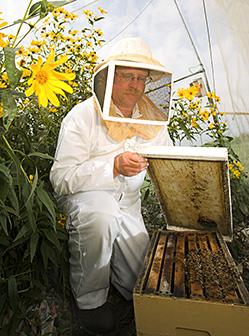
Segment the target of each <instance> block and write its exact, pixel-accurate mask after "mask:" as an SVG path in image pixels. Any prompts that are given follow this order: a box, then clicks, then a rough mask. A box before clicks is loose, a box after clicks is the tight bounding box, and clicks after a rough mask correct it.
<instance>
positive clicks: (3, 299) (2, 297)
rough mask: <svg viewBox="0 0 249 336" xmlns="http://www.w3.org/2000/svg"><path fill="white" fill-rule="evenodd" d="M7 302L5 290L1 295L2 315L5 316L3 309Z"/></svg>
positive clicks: (0, 308) (0, 314) (0, 306)
mask: <svg viewBox="0 0 249 336" xmlns="http://www.w3.org/2000/svg"><path fill="white" fill-rule="evenodd" d="M1 286H2V285H1ZM6 303H7V293H6V292H5V290H3V293H2V294H1V296H0V316H3V310H4V307H5V304H6Z"/></svg>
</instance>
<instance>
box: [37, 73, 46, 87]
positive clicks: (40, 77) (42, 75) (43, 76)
mask: <svg viewBox="0 0 249 336" xmlns="http://www.w3.org/2000/svg"><path fill="white" fill-rule="evenodd" d="M36 80H37V82H39V83H40V84H44V83H46V82H47V80H48V74H47V72H46V71H44V70H40V71H39V72H37V74H36Z"/></svg>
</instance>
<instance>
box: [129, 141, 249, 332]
mask: <svg viewBox="0 0 249 336" xmlns="http://www.w3.org/2000/svg"><path fill="white" fill-rule="evenodd" d="M136 151H137V152H139V153H140V154H142V155H144V156H146V157H148V158H149V161H150V169H149V173H150V177H151V179H152V181H153V183H154V187H155V190H156V194H157V197H158V198H159V200H160V204H161V207H162V211H163V213H164V215H165V219H166V222H167V225H168V230H167V231H160V230H159V231H157V232H155V234H154V236H153V237H152V240H151V245H150V248H149V250H148V253H147V256H146V259H145V264H144V268H143V270H142V273H141V274H140V276H139V278H138V281H137V284H136V288H135V290H134V294H133V299H134V309H135V318H136V329H137V335H141V336H142V335H143V336H145V335H150V336H152V335H153V336H156V335H158V336H159V335H160V336H163V335H164V336H205V335H206V336H208V335H209V336H223V335H224V336H235V335H240V336H246V335H248V326H249V294H248V291H247V289H246V287H245V285H244V283H243V280H242V278H241V276H240V274H239V272H238V270H237V268H236V265H235V263H234V261H233V258H232V256H231V254H230V252H229V249H228V247H227V245H226V243H225V240H227V241H231V240H232V216H231V196H230V185H229V172H228V167H227V163H228V162H227V151H226V149H225V148H207V147H205V148H202V147H197V148H196V147H195V148H193V147H178V148H176V147H170V148H165V147H163V148H158V147H157V148H156V147H153V148H142V147H140V148H136ZM221 266H222V267H221Z"/></svg>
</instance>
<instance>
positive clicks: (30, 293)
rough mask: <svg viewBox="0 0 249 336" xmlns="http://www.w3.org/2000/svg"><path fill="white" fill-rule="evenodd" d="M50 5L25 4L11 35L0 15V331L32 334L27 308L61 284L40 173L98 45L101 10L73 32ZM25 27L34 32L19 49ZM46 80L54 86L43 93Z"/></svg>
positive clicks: (65, 16) (50, 206) (60, 231)
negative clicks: (54, 84)
mask: <svg viewBox="0 0 249 336" xmlns="http://www.w3.org/2000/svg"><path fill="white" fill-rule="evenodd" d="M65 2H67V1H65ZM61 3H62V2H61ZM54 4H55V3H53V2H48V1H47V0H42V1H38V2H35V3H34V2H33V1H29V3H28V7H27V10H26V12H25V14H24V17H23V18H22V19H21V20H17V21H16V22H15V23H14V25H17V33H16V35H12V34H6V33H5V31H4V29H6V28H8V25H7V23H6V22H4V21H3V20H2V19H0V30H1V32H0V189H1V192H0V261H1V262H0V334H1V335H16V334H17V333H18V332H20V333H21V334H22V335H32V334H34V331H32V328H33V322H34V312H33V313H32V309H33V308H32V307H34V305H35V304H36V303H38V302H40V301H41V299H42V298H43V297H44V295H46V290H47V287H48V285H51V283H53V282H55V284H54V285H55V287H56V288H57V289H60V290H61V291H65V290H66V286H67V284H68V263H67V260H68V256H67V248H66V245H67V244H66V243H67V232H66V230H65V228H64V226H63V225H64V222H63V225H62V220H61V218H62V215H61V214H60V211H59V210H58V209H57V206H56V202H55V200H54V198H53V194H52V190H51V187H50V183H49V179H48V175H49V170H50V167H51V164H52V162H53V155H54V151H55V145H56V141H57V136H58V132H59V128H60V123H61V120H62V118H63V117H64V116H65V114H66V113H67V112H68V111H69V110H70V109H71V108H72V107H73V106H74V105H75V104H77V103H78V102H80V101H82V100H84V99H86V98H87V97H89V95H90V94H91V90H90V88H91V85H90V82H89V81H90V79H91V76H92V72H93V68H94V66H95V64H96V61H97V57H96V52H95V48H96V47H97V46H99V45H100V44H101V42H102V40H101V36H102V32H101V30H99V29H97V28H95V23H96V22H98V21H99V20H100V19H102V18H103V15H104V14H105V11H104V10H103V9H102V8H99V12H100V15H96V14H94V13H93V12H92V11H84V15H85V18H86V27H85V28H83V29H82V30H81V31H77V30H73V29H72V22H73V21H75V20H76V19H77V16H76V15H75V14H73V13H70V12H68V11H67V10H66V9H65V8H63V7H57V8H56V7H55V5H54ZM32 20H33V22H32V23H31V21H32ZM39 24H41V26H40V29H38V28H37V27H38V26H39ZM23 26H27V27H28V30H27V32H26V33H25V34H21V32H22V28H23ZM31 31H32V32H34V33H35V36H36V37H35V38H34V39H33V40H32V41H31V43H30V45H28V46H22V42H23V40H24V38H25V37H26V36H27V35H28V34H29V33H30V32H31ZM49 79H53V80H57V82H56V85H57V86H54V87H53V90H52V93H51V92H50V93H49V94H48V95H47V96H45V97H44V94H43V95H41V92H42V90H43V89H44V87H45V85H46V80H49ZM53 83H54V82H53ZM32 85H33V87H34V88H35V89H34V90H33V89H32ZM34 85H35V86H34ZM37 88H38V89H37ZM62 89H63V90H64V91H63V90H62ZM43 92H44V91H43ZM46 92H47V91H46ZM40 332H41V330H40V331H36V333H35V334H36V335H37V334H39V333H40Z"/></svg>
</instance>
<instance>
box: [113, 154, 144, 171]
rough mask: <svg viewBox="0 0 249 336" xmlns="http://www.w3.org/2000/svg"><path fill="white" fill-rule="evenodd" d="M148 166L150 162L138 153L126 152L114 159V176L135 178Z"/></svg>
mask: <svg viewBox="0 0 249 336" xmlns="http://www.w3.org/2000/svg"><path fill="white" fill-rule="evenodd" d="M148 165H149V164H148V160H147V159H146V158H143V157H142V156H140V155H138V154H137V153H133V152H124V153H121V154H119V155H117V156H116V157H115V159H114V167H113V175H114V177H116V176H118V175H120V174H122V175H124V176H134V175H137V174H139V173H140V172H141V171H143V170H145V169H146V168H147V167H148Z"/></svg>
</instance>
